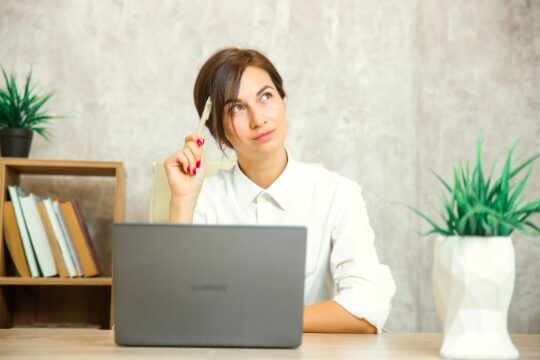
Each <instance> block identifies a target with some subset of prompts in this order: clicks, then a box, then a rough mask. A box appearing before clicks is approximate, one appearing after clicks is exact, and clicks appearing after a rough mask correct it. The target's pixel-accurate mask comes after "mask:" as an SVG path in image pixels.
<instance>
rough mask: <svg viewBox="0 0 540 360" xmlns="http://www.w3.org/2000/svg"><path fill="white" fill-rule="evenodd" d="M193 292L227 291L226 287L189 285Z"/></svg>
mask: <svg viewBox="0 0 540 360" xmlns="http://www.w3.org/2000/svg"><path fill="white" fill-rule="evenodd" d="M191 290H193V291H227V285H198V284H191Z"/></svg>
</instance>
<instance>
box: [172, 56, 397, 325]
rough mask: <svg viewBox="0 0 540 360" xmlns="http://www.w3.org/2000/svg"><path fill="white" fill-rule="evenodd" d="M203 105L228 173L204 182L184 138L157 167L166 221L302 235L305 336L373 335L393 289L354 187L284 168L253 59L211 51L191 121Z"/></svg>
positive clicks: (281, 134)
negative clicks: (165, 189)
mask: <svg viewBox="0 0 540 360" xmlns="http://www.w3.org/2000/svg"><path fill="white" fill-rule="evenodd" d="M209 96H210V97H211V99H212V113H211V116H210V118H209V119H208V121H207V122H206V126H207V127H208V129H209V130H210V133H211V134H212V136H213V137H214V138H215V140H216V141H217V143H218V144H219V145H220V147H221V148H222V149H223V147H225V146H226V147H229V148H231V149H233V150H234V151H235V152H236V157H237V165H236V166H234V167H233V168H232V169H231V170H229V171H220V172H219V173H218V174H217V175H216V176H213V177H209V178H207V179H206V180H204V173H205V160H204V155H203V148H204V142H205V140H204V139H203V138H200V137H198V136H197V135H196V134H192V135H189V136H187V137H186V138H185V139H184V143H185V146H184V148H183V149H182V150H180V151H179V152H177V153H175V154H173V155H172V156H170V157H169V158H168V159H167V160H166V161H165V170H166V173H167V178H168V181H169V186H170V188H171V194H172V195H171V207H170V210H171V212H170V220H171V222H175V223H210V224H218V223H228V224H231V223H235V224H276V225H277V224H282V225H283V224H287V225H293V224H294V225H305V226H307V228H308V241H307V254H306V277H305V295H304V303H305V305H306V306H305V308H304V322H303V329H304V332H347V333H376V332H377V331H379V332H380V331H381V330H382V326H383V325H384V323H385V322H386V319H387V317H388V313H389V311H390V308H391V299H392V297H393V295H394V292H395V285H394V281H393V279H392V276H391V274H390V271H389V269H388V267H386V266H385V265H381V264H380V263H379V260H378V257H377V253H376V251H375V247H374V234H373V231H372V229H371V227H370V225H369V220H368V216H367V213H366V210H365V205H364V201H363V198H362V194H361V190H360V187H359V186H358V185H357V184H356V183H354V182H353V181H351V180H348V179H346V178H344V177H342V176H339V175H338V174H336V173H334V172H331V171H328V170H325V169H323V168H320V167H318V166H312V165H307V164H303V163H300V162H297V161H295V160H293V159H292V157H291V155H290V153H289V152H288V150H287V149H286V148H285V145H284V142H285V138H286V135H287V121H286V109H287V105H286V103H285V91H284V89H283V81H282V79H281V76H280V75H279V73H278V72H277V70H276V69H275V67H274V66H273V65H272V63H271V62H270V61H269V60H268V59H267V58H266V57H265V56H264V55H262V54H261V53H259V52H257V51H255V50H250V49H245V50H244V49H236V48H229V49H224V50H221V51H218V52H217V53H215V54H214V55H213V56H211V57H210V59H208V60H207V62H206V63H205V64H204V65H203V67H202V68H201V70H200V72H199V75H198V77H197V80H196V82H195V88H194V99H195V106H196V108H197V111H198V113H199V116H200V115H201V114H202V112H203V108H204V105H205V103H206V100H207V98H208V97H209ZM203 180H204V181H203Z"/></svg>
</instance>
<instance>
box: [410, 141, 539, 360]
mask: <svg viewBox="0 0 540 360" xmlns="http://www.w3.org/2000/svg"><path fill="white" fill-rule="evenodd" d="M514 148H515V147H514V146H511V147H510V149H509V150H508V154H507V157H506V162H505V164H504V167H503V169H502V173H501V175H500V176H499V177H498V178H497V179H494V178H493V177H492V175H493V169H494V166H493V167H492V168H491V171H490V174H489V175H488V176H487V177H486V176H485V175H484V174H485V173H484V169H483V159H482V150H481V141H480V140H478V141H477V146H476V161H475V164H474V165H473V167H472V168H470V166H469V165H466V166H463V164H460V165H459V166H455V167H454V171H453V185H452V186H451V185H450V184H449V183H448V182H446V181H445V180H443V179H442V178H441V177H440V176H439V175H438V174H436V173H435V172H433V173H434V175H435V176H436V177H437V179H438V180H439V181H440V182H441V183H442V185H443V187H444V189H445V190H444V193H443V196H442V198H441V200H442V209H441V210H440V211H439V214H440V216H441V218H442V220H443V224H439V223H437V222H436V221H435V220H433V219H432V218H430V217H429V216H428V215H426V214H425V213H423V212H421V211H419V210H417V209H415V208H414V207H411V206H409V205H405V206H407V207H408V208H409V209H411V210H412V211H414V212H415V213H416V214H418V215H419V216H420V217H421V218H423V219H424V220H426V221H427V222H428V223H429V224H430V225H431V227H432V229H431V230H430V231H428V232H426V233H425V234H424V235H427V234H433V233H434V234H438V235H439V236H438V238H437V239H436V241H435V247H434V256H433V289H434V297H435V305H436V308H437V312H438V315H439V318H440V320H441V323H442V325H443V328H444V341H443V344H442V347H441V355H442V356H443V357H446V358H453V359H517V358H518V356H519V354H518V351H517V349H516V348H515V347H514V345H513V344H512V341H511V339H510V336H509V334H508V326H507V317H508V308H509V306H510V299H511V297H512V292H513V289H514V279H515V259H514V246H513V244H512V240H511V237H510V236H511V234H512V233H513V232H514V231H515V230H517V231H520V232H522V233H524V234H527V235H538V234H540V228H539V227H538V226H537V225H535V224H534V223H533V222H532V221H531V219H530V217H531V216H532V215H533V214H537V213H540V199H539V200H536V201H532V202H528V203H525V202H524V201H523V197H522V192H523V189H524V187H525V185H526V183H527V180H528V178H529V176H530V174H531V171H532V166H531V165H532V164H533V163H534V161H535V160H536V159H537V158H538V157H539V156H540V154H536V155H534V156H532V157H530V158H528V159H527V160H524V161H521V162H519V163H517V164H516V163H515V161H514V159H513V152H514ZM494 165H495V163H494ZM527 168H528V171H527V172H526V173H525V175H524V176H523V177H522V178H521V179H520V180H519V181H518V180H516V177H517V176H518V175H519V174H522V173H523V171H524V170H526V169H527ZM445 193H446V195H445Z"/></svg>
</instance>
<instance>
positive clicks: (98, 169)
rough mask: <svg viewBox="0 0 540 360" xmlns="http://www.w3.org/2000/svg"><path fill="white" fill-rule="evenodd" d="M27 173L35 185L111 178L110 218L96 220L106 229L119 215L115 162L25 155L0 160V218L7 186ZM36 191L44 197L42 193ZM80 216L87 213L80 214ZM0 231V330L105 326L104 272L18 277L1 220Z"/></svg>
mask: <svg viewBox="0 0 540 360" xmlns="http://www.w3.org/2000/svg"><path fill="white" fill-rule="evenodd" d="M33 175H37V177H38V179H37V182H35V181H34V185H36V184H37V187H38V188H39V184H40V182H41V181H42V180H43V179H44V178H47V176H51V177H52V178H55V179H58V178H59V177H60V178H62V179H67V180H66V181H67V182H69V183H72V184H74V186H71V187H75V188H76V187H77V186H81V187H84V186H85V185H84V181H81V182H79V181H74V180H73V179H81V177H83V178H96V177H98V178H99V177H101V178H109V179H112V180H113V183H114V186H113V187H114V189H113V191H114V198H113V199H112V205H113V207H114V209H113V211H112V216H111V218H110V219H107V220H105V221H103V220H102V219H100V221H101V223H100V224H101V225H102V226H104V227H108V225H109V224H112V223H113V222H117V221H123V219H124V195H125V171H124V167H123V164H122V163H121V162H102V161H70V160H66V161H64V160H36V159H26V158H0V187H1V189H3V191H1V192H0V219H3V216H4V214H3V212H4V201H6V200H7V199H8V198H9V195H8V191H7V187H8V185H21V180H22V179H23V178H26V177H28V176H30V177H32V176H33ZM56 181H57V182H58V180H56ZM53 182H54V180H53ZM60 187H62V186H60ZM85 191H87V192H88V191H92V189H91V188H90V189H89V190H85ZM36 192H38V191H36ZM42 195H44V196H48V195H47V193H44V194H42ZM84 201H87V200H84ZM86 217H88V214H86V213H85V218H86ZM0 234H1V241H0V328H11V327H93V328H102V329H105V328H110V326H111V325H112V324H113V321H114V313H113V306H112V302H113V294H112V286H111V285H112V278H111V274H110V271H105V272H104V274H103V276H101V277H90V278H59V277H52V278H31V277H19V276H17V273H16V271H15V268H14V265H13V262H12V261H11V257H10V255H9V252H8V251H7V246H6V244H5V241H4V229H3V221H0ZM97 235H98V236H97V237H94V238H93V239H92V241H93V242H94V244H95V245H99V244H103V243H106V242H110V237H109V236H107V235H109V233H107V232H103V231H102V232H98V233H97ZM107 245H110V244H107ZM100 261H106V262H108V264H102V265H104V268H105V269H107V268H108V269H110V268H111V264H110V261H111V259H110V256H108V257H107V258H106V259H102V258H101V259H100Z"/></svg>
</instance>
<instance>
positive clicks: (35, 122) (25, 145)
mask: <svg viewBox="0 0 540 360" xmlns="http://www.w3.org/2000/svg"><path fill="white" fill-rule="evenodd" d="M2 74H3V76H4V86H0V144H1V151H2V156H13V157H28V154H29V152H30V145H31V143H32V136H33V133H34V131H35V132H37V133H38V134H39V135H41V136H43V137H44V138H45V139H47V140H48V139H49V132H48V129H47V127H46V125H47V123H48V122H50V121H51V120H53V119H56V118H58V117H57V116H52V115H49V114H48V113H47V112H45V111H43V110H42V108H43V105H44V104H45V103H46V102H47V101H48V100H49V99H50V98H51V96H52V95H53V93H52V92H51V93H48V94H45V95H39V94H37V93H36V91H35V90H34V88H33V87H31V79H32V71H30V72H29V73H28V75H27V77H26V82H25V84H24V91H23V92H22V93H20V92H19V89H18V88H17V82H16V79H15V75H13V74H11V75H10V76H8V75H7V74H6V72H5V70H4V68H3V67H2Z"/></svg>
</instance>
